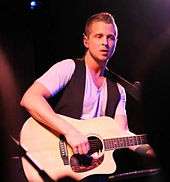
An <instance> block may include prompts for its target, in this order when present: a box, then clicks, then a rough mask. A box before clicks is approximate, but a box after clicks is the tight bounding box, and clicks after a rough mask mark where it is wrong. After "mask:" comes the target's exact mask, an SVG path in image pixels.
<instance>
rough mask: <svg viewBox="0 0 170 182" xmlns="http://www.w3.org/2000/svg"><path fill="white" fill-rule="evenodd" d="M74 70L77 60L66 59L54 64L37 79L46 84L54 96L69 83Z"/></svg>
mask: <svg viewBox="0 0 170 182" xmlns="http://www.w3.org/2000/svg"><path fill="white" fill-rule="evenodd" d="M74 70H75V62H74V61H73V60H72V59H65V60H63V61H60V62H57V63H56V64H54V65H53V66H52V67H51V68H50V69H49V70H48V71H47V72H45V73H44V74H43V75H42V76H41V77H39V78H38V79H37V80H36V81H37V82H39V83H41V84H42V85H43V86H45V87H46V88H47V89H48V90H49V92H50V93H51V95H52V96H53V95H55V94H56V93H57V92H59V91H60V90H61V89H62V88H63V87H64V86H65V85H66V84H67V83H68V81H69V80H70V79H71V76H72V74H73V72H74Z"/></svg>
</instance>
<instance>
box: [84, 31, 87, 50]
mask: <svg viewBox="0 0 170 182" xmlns="http://www.w3.org/2000/svg"><path fill="white" fill-rule="evenodd" d="M83 44H84V46H85V47H86V48H88V38H87V36H86V35H85V34H84V33H83Z"/></svg>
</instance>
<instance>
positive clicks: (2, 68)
mask: <svg viewBox="0 0 170 182" xmlns="http://www.w3.org/2000/svg"><path fill="white" fill-rule="evenodd" d="M169 10H170V2H169V1H168V0H149V1H148V0H137V1H135V0H131V1H127V0H114V1H111V0H83V1H81V0H77V1H76V0H72V1H69V0H68V1H66V0H63V1H57V0H48V2H47V1H45V0H41V1H39V6H38V7H37V8H35V9H30V1H29V0H13V1H9V0H0V89H1V90H0V101H1V107H0V111H1V112H0V114H1V115H2V116H1V118H2V120H1V121H2V122H1V131H2V132H1V133H2V136H4V139H3V137H2V142H3V144H4V148H5V149H6V148H7V149H6V150H5V153H8V152H9V155H16V153H17V151H16V147H15V145H13V142H12V141H10V140H9V141H8V136H9V134H11V135H13V136H15V137H16V138H19V131H20V129H21V127H22V124H23V123H24V121H25V119H27V117H28V116H27V113H25V111H24V110H22V109H21V108H20V106H19V102H20V99H21V97H22V95H23V93H24V92H25V90H26V89H27V88H28V87H29V86H30V84H31V83H32V82H33V81H34V80H35V79H36V78H38V77H39V76H40V75H41V74H42V73H43V72H44V71H46V70H47V69H48V68H49V67H50V66H52V65H53V64H54V63H56V62H57V61H60V60H62V59H65V58H76V57H81V56H82V54H83V52H84V48H83V45H82V34H83V30H84V24H85V21H86V19H87V18H88V17H89V16H91V15H92V14H94V13H97V12H100V11H109V12H110V13H111V14H112V15H113V16H114V17H115V20H116V23H117V25H118V31H119V37H118V45H117V49H116V52H115V54H114V55H113V58H112V60H111V61H110V62H109V67H110V68H111V70H112V71H114V72H116V73H118V74H119V75H121V76H122V77H124V78H125V79H127V80H128V81H129V82H131V83H133V82H135V81H140V83H141V85H142V97H141V99H142V102H138V101H136V100H134V98H132V97H131V96H130V95H127V98H128V102H127V111H128V117H129V127H130V130H131V131H133V132H136V133H143V132H146V133H149V134H151V144H152V145H153V146H154V147H155V148H156V149H155V150H157V148H158V151H157V152H158V155H159V154H161V155H160V156H164V155H165V154H167V153H165V151H166V150H165V149H164V145H163V144H165V146H167V142H168V144H169V140H168V131H167V128H168V127H167V124H168V121H169V108H168V107H165V105H166V104H169V103H168V99H169V85H170V84H169V69H168V68H169V65H170V63H169V48H170V13H169V12H170V11H169ZM6 136H7V137H6ZM155 137H157V138H155ZM164 137H165V138H164ZM6 138H7V139H6ZM158 144H159V146H157V145H158ZM161 144H162V145H161ZM6 151H8V152H6ZM164 153H165V154H164ZM161 160H163V165H164V163H165V161H164V159H161Z"/></svg>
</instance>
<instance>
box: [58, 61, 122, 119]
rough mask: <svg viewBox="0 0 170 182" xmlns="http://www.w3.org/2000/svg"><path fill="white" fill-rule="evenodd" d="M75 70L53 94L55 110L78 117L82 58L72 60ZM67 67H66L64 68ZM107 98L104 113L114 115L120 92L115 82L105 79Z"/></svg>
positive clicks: (82, 86) (82, 87)
mask: <svg viewBox="0 0 170 182" xmlns="http://www.w3.org/2000/svg"><path fill="white" fill-rule="evenodd" d="M74 62H75V71H74V73H73V75H72V77H71V79H70V81H69V82H68V83H67V85H66V86H65V87H64V89H62V90H61V91H60V92H59V93H57V95H56V96H55V108H54V110H55V112H56V113H58V114H62V115H66V116H69V117H72V118H76V119H80V117H81V115H82V110H83V100H84V90H85V80H86V67H85V61H84V60H81V59H79V60H74ZM66 69H67V68H66ZM107 90H108V99H107V105H106V111H105V115H106V116H110V117H112V118H113V117H114V115H115V111H116V107H117V104H118V102H119V100H120V93H119V90H118V87H117V84H116V82H112V81H110V80H109V79H107Z"/></svg>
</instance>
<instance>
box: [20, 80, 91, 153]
mask: <svg viewBox="0 0 170 182" xmlns="http://www.w3.org/2000/svg"><path fill="white" fill-rule="evenodd" d="M50 96H51V94H50V92H49V91H48V89H47V88H46V87H45V86H43V85H42V84H41V83H39V82H37V81H36V82H34V83H33V85H32V86H31V87H30V88H29V89H28V90H27V91H26V93H25V94H24V96H23V98H22V100H21V102H20V105H21V106H22V107H24V108H25V109H26V110H27V111H28V112H29V113H30V114H31V116H32V117H33V118H35V119H36V120H38V121H39V122H41V123H43V124H45V125H46V126H48V127H50V128H52V129H53V130H55V131H56V132H58V133H60V134H63V135H64V136H65V137H66V140H67V142H68V143H69V144H70V146H71V147H72V149H73V152H74V153H80V154H82V153H87V152H88V150H89V144H88V140H87V138H86V137H85V136H84V135H82V134H81V133H80V132H79V131H77V129H76V128H74V127H73V126H72V125H70V124H69V123H67V122H66V121H65V120H63V119H62V118H61V117H60V116H59V115H58V114H57V113H55V112H54V111H53V109H52V108H51V106H50V105H49V103H48V102H47V100H46V99H47V98H49V97H50Z"/></svg>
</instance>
